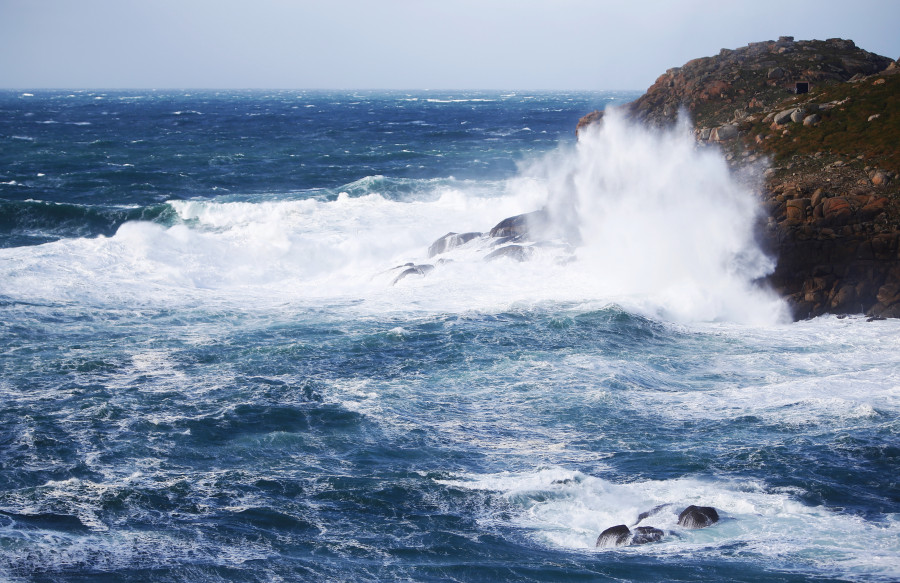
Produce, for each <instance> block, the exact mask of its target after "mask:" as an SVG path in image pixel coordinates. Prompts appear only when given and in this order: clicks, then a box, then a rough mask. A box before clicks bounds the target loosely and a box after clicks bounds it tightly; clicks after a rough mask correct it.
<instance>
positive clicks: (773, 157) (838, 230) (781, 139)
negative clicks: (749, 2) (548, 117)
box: [576, 37, 900, 318]
mask: <svg viewBox="0 0 900 583" xmlns="http://www.w3.org/2000/svg"><path fill="white" fill-rule="evenodd" d="M625 107H626V111H627V113H628V114H629V116H630V117H632V118H634V119H636V120H639V121H642V122H644V123H647V124H651V125H666V124H669V123H672V122H674V121H675V119H676V118H677V117H678V115H679V114H680V113H682V112H686V113H687V114H689V115H690V116H691V119H692V121H693V124H694V128H695V136H696V138H697V141H698V146H699V147H717V148H721V149H722V150H723V153H724V155H725V156H726V159H728V160H729V162H730V163H731V164H732V165H733V166H734V167H735V168H736V169H737V168H740V167H743V166H745V165H748V164H754V163H759V162H760V161H765V162H766V163H767V164H768V166H769V168H768V170H767V171H766V175H765V184H764V187H763V188H762V191H761V192H760V193H759V195H760V204H761V205H763V207H764V209H765V213H764V215H765V217H766V221H765V223H764V224H762V225H760V238H761V239H762V240H763V242H764V244H765V245H767V246H768V247H769V249H771V251H772V253H773V254H775V255H776V256H777V258H778V264H777V267H776V269H775V272H774V273H773V274H772V275H771V277H770V278H769V283H770V284H771V285H772V286H773V287H774V288H775V289H776V290H777V291H779V292H780V293H781V294H782V295H783V296H784V297H785V298H786V299H787V300H788V302H789V303H790V305H791V307H792V310H793V312H794V316H795V317H796V318H807V317H812V316H817V315H821V314H825V313H838V314H844V313H865V314H868V315H869V316H872V317H900V65H898V63H897V62H896V61H892V60H891V59H889V58H886V57H882V56H879V55H875V54H873V53H869V52H867V51H864V50H862V49H859V48H857V47H856V45H855V44H854V43H853V42H852V41H849V40H843V39H829V40H826V41H815V40H812V41H794V40H793V38H792V37H781V38H780V39H778V40H777V41H767V42H760V43H752V44H750V45H748V46H746V47H742V48H739V49H736V50H729V49H722V51H721V52H720V53H719V54H718V55H717V56H714V57H705V58H701V59H694V60H692V61H689V62H688V63H686V64H684V65H683V66H682V67H678V68H675V69H670V70H668V71H666V72H665V73H664V74H663V75H661V76H660V77H659V78H658V79H657V80H656V82H655V83H654V84H653V85H652V86H651V87H650V88H649V89H648V90H647V92H646V93H645V94H644V95H643V96H641V97H640V98H639V99H637V100H636V101H634V102H632V103H630V104H628V105H627V106H625ZM600 120H602V114H601V113H600V112H592V113H590V114H588V115H586V116H585V117H584V118H582V119H581V120H580V121H579V124H578V128H577V130H576V131H578V130H580V129H581V128H583V127H584V126H585V125H588V124H591V123H597V122H598V121H600Z"/></svg>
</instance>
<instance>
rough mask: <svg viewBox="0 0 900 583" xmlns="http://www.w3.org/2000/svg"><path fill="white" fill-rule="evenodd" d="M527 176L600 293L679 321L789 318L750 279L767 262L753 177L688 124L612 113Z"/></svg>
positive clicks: (762, 272)
mask: <svg viewBox="0 0 900 583" xmlns="http://www.w3.org/2000/svg"><path fill="white" fill-rule="evenodd" d="M529 173H530V174H532V175H538V176H543V179H544V181H545V184H546V188H547V207H548V212H549V214H550V216H551V217H552V218H553V219H554V220H555V231H554V232H553V233H552V234H553V235H557V236H562V237H564V238H566V239H567V240H569V241H571V242H574V243H575V244H577V245H578V246H579V247H578V251H577V257H578V266H577V269H578V270H579V271H581V272H583V273H584V272H588V273H591V274H593V275H594V277H595V278H597V280H598V285H597V287H598V290H601V291H602V293H604V294H607V295H610V296H614V297H623V296H624V297H628V298H634V299H638V298H642V299H643V300H645V301H646V305H647V306H648V307H650V309H651V311H652V310H655V311H657V312H658V313H659V314H660V315H663V316H664V317H669V318H674V319H677V320H687V321H696V320H701V321H704V320H729V321H742V322H756V323H762V322H770V323H771V322H775V321H779V320H781V319H784V318H785V315H786V312H785V309H784V306H783V305H781V302H780V301H778V300H777V299H776V298H775V297H774V295H773V294H772V293H770V292H768V291H766V290H765V289H764V288H762V287H760V285H758V284H757V283H756V282H757V281H758V280H759V279H760V278H763V277H765V276H766V275H768V274H769V273H771V271H772V270H773V269H774V265H775V264H774V259H773V258H771V257H768V256H767V255H766V254H765V253H764V252H763V251H762V249H761V248H760V246H759V245H758V243H757V242H756V239H755V237H754V232H755V228H756V225H757V221H758V219H759V212H760V209H759V205H758V202H757V199H756V196H755V195H754V192H753V187H752V184H751V183H748V182H747V177H746V176H744V177H741V178H739V177H737V176H735V175H734V173H733V172H732V171H731V170H730V169H729V168H728V166H727V164H726V162H725V160H724V158H723V157H722V155H721V152H720V151H718V150H714V149H699V148H698V147H697V146H696V143H695V142H694V140H693V138H692V136H691V135H690V129H689V127H688V125H687V123H681V124H679V125H678V126H676V127H674V128H671V129H668V130H656V129H651V128H648V127H646V126H642V125H638V124H635V123H631V122H629V121H627V120H626V119H625V118H624V117H623V116H622V115H621V114H620V113H618V112H617V111H616V110H612V111H610V112H608V113H607V115H606V116H605V118H604V120H603V122H602V124H595V125H594V126H592V127H589V128H587V129H586V130H584V131H582V132H581V137H580V140H579V143H578V145H577V147H576V148H575V149H574V151H571V150H570V151H566V152H564V153H563V152H557V153H554V154H552V155H550V156H548V157H547V158H546V159H544V160H543V161H541V162H540V163H538V164H536V165H535V166H534V167H532V168H531V169H529ZM600 280H602V283H599V281H600Z"/></svg>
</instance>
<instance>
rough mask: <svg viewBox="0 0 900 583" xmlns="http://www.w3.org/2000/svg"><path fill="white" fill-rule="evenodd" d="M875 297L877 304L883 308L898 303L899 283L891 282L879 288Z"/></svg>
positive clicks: (899, 297) (899, 294) (899, 299)
mask: <svg viewBox="0 0 900 583" xmlns="http://www.w3.org/2000/svg"><path fill="white" fill-rule="evenodd" d="M875 297H876V298H877V299H878V303H880V304H881V305H883V306H885V307H888V306H892V305H894V304H896V303H898V302H900V283H894V282H892V283H888V284H885V285H883V286H881V288H880V289H879V290H878V294H877V295H876V296H875Z"/></svg>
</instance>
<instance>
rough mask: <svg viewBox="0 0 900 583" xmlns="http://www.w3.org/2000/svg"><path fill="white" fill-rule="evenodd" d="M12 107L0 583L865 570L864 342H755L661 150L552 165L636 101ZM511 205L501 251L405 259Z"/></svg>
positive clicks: (580, 577)
mask: <svg viewBox="0 0 900 583" xmlns="http://www.w3.org/2000/svg"><path fill="white" fill-rule="evenodd" d="M32 93H33V94H32ZM32 93H23V92H21V91H18V92H9V91H7V92H0V580H4V581H16V582H18V581H60V582H63V581H91V582H94V581H110V582H112V581H116V582H118V581H192V582H193V581H198V582H202V581H612V580H614V581H832V580H834V581H837V580H840V581H846V580H852V581H896V580H898V579H900V514H898V512H900V482H898V480H900V322H898V321H876V322H867V321H866V320H865V319H864V318H863V317H848V318H844V319H838V318H835V317H824V318H819V319H816V320H811V321H804V322H797V323H791V322H790V321H789V319H788V318H786V310H785V307H784V306H783V304H782V303H781V301H780V300H779V299H778V298H777V297H775V296H774V295H773V294H772V293H771V292H769V291H768V290H766V289H765V288H764V287H763V286H761V285H760V284H759V281H760V279H761V278H763V277H764V276H765V275H766V274H767V273H768V272H769V271H771V269H772V267H773V260H772V258H770V257H768V256H767V255H766V254H765V253H764V252H763V251H762V250H760V249H759V248H758V246H757V245H756V243H755V239H754V236H753V234H754V226H755V221H756V216H755V212H756V210H755V209H756V208H757V207H756V202H755V199H754V194H753V180H754V177H753V176H752V175H750V176H741V177H735V176H732V175H731V174H729V171H728V169H727V167H726V165H725V163H724V161H723V160H722V159H721V157H720V156H719V155H718V154H717V153H716V152H714V151H712V150H697V149H695V148H694V146H693V144H692V142H691V139H690V137H689V135H688V132H687V131H686V129H684V128H676V129H674V130H672V131H671V132H667V133H653V132H650V131H647V130H644V129H641V128H636V127H630V126H629V125H628V124H627V123H626V122H625V121H623V120H621V119H619V118H618V116H616V115H614V114H611V115H608V116H607V120H606V121H605V122H604V125H603V128H602V129H601V130H597V131H591V132H588V133H586V134H585V135H584V136H583V138H582V140H581V141H580V142H579V143H578V144H576V142H575V137H574V127H575V122H576V121H577V120H578V118H579V117H580V116H581V115H583V114H584V113H586V112H588V111H591V110H593V109H597V108H601V109H602V108H604V107H606V106H608V105H615V104H621V103H624V102H627V101H629V100H631V99H634V98H635V97H636V96H637V94H635V93H627V92H618V93H617V92H596V93H525V92H507V93H501V92H455V93H448V92H424V91H423V92H412V93H406V92H380V93H379V92H363V93H352V92H343V93H338V92H332V93H329V92H268V93H266V92H219V93H212V92H87V91H56V92H50V91H34V92H32ZM759 170H762V169H759ZM539 208H546V209H547V210H548V212H549V213H550V216H551V217H552V218H553V226H554V228H553V229H551V230H550V231H548V232H547V233H545V235H546V236H545V237H544V238H543V240H541V241H539V242H527V243H525V244H526V245H527V246H528V247H527V250H528V252H529V253H530V260H529V261H525V262H518V261H515V257H513V256H509V257H501V258H499V259H497V260H494V261H485V260H484V257H485V256H486V255H488V254H489V253H491V252H492V251H493V250H495V249H496V243H497V241H496V239H491V238H488V237H476V238H475V239H473V240H471V241H469V242H467V243H465V244H463V245H461V246H459V247H456V248H454V249H450V250H449V251H448V252H446V253H443V254H441V255H439V256H436V257H429V256H428V248H429V245H430V244H431V243H432V242H434V241H435V240H436V239H437V238H439V237H441V236H442V235H444V234H446V233H448V232H451V231H453V232H458V233H464V232H473V231H474V232H487V231H489V230H490V229H491V227H493V226H494V225H495V224H497V223H498V222H499V221H501V220H502V219H504V218H506V217H509V216H513V215H516V214H519V213H524V212H529V211H533V210H536V209H539ZM407 263H412V264H414V265H426V264H427V265H431V266H434V269H433V270H431V271H430V272H429V271H427V270H425V269H422V270H421V271H422V274H424V276H423V275H422V274H419V273H412V274H409V275H407V276H406V277H402V278H399V277H398V276H399V275H400V274H401V273H402V272H403V270H404V269H406V268H405V267H402V266H405V265H406V264H407ZM690 504H695V505H705V506H713V507H715V508H716V509H717V510H718V512H719V515H720V517H721V520H720V521H719V522H718V523H717V524H714V525H713V526H710V527H708V528H704V529H700V530H688V529H685V528H683V527H681V526H679V525H678V523H677V515H678V512H680V510H681V509H683V508H685V507H686V506H688V505H690ZM660 505H665V506H663V507H662V508H661V510H660V511H659V512H658V513H657V514H655V515H654V516H651V517H650V518H647V519H645V520H644V521H643V522H641V524H642V525H650V526H655V527H657V528H660V529H662V530H663V531H664V532H665V536H664V537H663V538H662V540H660V541H659V542H655V543H650V544H644V545H629V546H620V547H612V548H608V547H601V548H597V547H596V546H595V543H596V541H597V537H598V535H599V533H600V532H601V531H603V530H604V529H606V528H608V527H610V526H614V525H618V524H625V525H629V526H632V525H634V524H635V523H636V522H637V520H638V518H637V517H638V514H639V513H641V512H644V511H647V510H649V509H651V508H656V507H658V506H660Z"/></svg>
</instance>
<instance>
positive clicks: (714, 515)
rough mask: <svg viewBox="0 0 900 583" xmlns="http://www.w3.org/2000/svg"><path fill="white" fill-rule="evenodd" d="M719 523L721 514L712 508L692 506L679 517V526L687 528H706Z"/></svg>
mask: <svg viewBox="0 0 900 583" xmlns="http://www.w3.org/2000/svg"><path fill="white" fill-rule="evenodd" d="M717 522H719V513H718V512H716V509H715V508H713V507H712V506H694V505H693V504H691V505H690V506H688V507H687V508H685V509H684V510H682V511H681V514H679V515H678V525H679V526H683V527H685V528H691V529H695V528H706V527H707V526H710V525H711V524H715V523H717Z"/></svg>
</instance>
